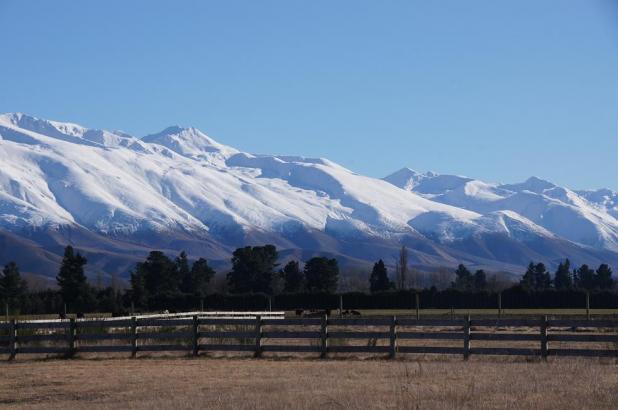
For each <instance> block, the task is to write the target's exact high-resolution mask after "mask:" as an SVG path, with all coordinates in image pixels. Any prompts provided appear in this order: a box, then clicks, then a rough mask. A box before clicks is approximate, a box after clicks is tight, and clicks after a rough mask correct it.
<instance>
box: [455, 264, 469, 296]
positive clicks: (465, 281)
mask: <svg viewBox="0 0 618 410" xmlns="http://www.w3.org/2000/svg"><path fill="white" fill-rule="evenodd" d="M473 285H474V278H473V277H472V273H471V272H470V271H469V270H468V268H466V267H465V266H464V265H463V264H460V265H459V266H458V267H457V270H456V271H455V282H453V284H452V286H453V287H454V288H456V289H459V290H464V291H469V290H471V289H472V287H473Z"/></svg>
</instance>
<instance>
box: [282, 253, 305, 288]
mask: <svg viewBox="0 0 618 410" xmlns="http://www.w3.org/2000/svg"><path fill="white" fill-rule="evenodd" d="M281 274H282V276H283V281H284V285H283V291H284V292H286V293H298V292H301V291H302V290H303V289H304V287H305V274H304V273H303V271H302V270H300V264H299V263H298V261H289V262H288V263H287V264H286V265H285V267H284V268H283V270H282V271H281Z"/></svg>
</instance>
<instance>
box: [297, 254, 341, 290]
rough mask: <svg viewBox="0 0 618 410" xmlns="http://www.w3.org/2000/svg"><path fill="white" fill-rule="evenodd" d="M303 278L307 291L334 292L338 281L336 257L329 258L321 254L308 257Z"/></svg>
mask: <svg viewBox="0 0 618 410" xmlns="http://www.w3.org/2000/svg"><path fill="white" fill-rule="evenodd" d="M305 278H306V280H307V283H306V285H307V290H308V291H309V292H327V293H334V292H336V291H337V283H338V281H339V264H338V263H337V259H329V258H326V257H323V256H322V257H315V258H311V259H309V260H308V261H307V263H305Z"/></svg>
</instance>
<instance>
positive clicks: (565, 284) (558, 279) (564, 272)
mask: <svg viewBox="0 0 618 410" xmlns="http://www.w3.org/2000/svg"><path fill="white" fill-rule="evenodd" d="M572 286H573V280H572V278H571V261H569V260H568V259H567V260H565V261H564V263H562V262H560V264H559V265H558V269H557V270H556V274H555V275H554V287H555V288H556V289H560V290H563V289H570V288H571V287H572Z"/></svg>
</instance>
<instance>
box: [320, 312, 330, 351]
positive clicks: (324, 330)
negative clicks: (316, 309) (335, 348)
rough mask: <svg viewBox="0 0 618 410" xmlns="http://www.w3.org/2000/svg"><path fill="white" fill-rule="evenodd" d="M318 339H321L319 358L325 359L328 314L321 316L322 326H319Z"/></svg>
mask: <svg viewBox="0 0 618 410" xmlns="http://www.w3.org/2000/svg"><path fill="white" fill-rule="evenodd" d="M320 341H321V344H320V347H321V352H320V358H321V359H325V358H326V353H328V316H327V315H323V316H322V326H321V328H320Z"/></svg>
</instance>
